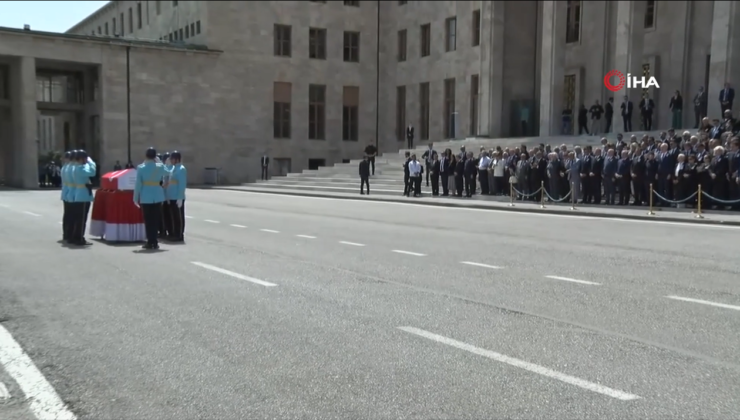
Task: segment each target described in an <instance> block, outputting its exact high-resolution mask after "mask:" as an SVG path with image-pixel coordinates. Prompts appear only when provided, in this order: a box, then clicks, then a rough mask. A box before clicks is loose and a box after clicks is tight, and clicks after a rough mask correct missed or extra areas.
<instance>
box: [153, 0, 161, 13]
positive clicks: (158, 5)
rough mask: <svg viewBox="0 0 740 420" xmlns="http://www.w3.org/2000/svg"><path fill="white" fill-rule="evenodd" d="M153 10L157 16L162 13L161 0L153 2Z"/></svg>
mask: <svg viewBox="0 0 740 420" xmlns="http://www.w3.org/2000/svg"><path fill="white" fill-rule="evenodd" d="M154 10H155V11H156V12H157V16H159V14H160V13H162V2H161V1H155V2H154Z"/></svg>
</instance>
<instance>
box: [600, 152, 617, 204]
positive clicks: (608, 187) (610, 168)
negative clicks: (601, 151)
mask: <svg viewBox="0 0 740 420" xmlns="http://www.w3.org/2000/svg"><path fill="white" fill-rule="evenodd" d="M618 163H619V161H618V159H617V157H616V156H615V154H614V149H609V150H608V151H607V152H606V159H605V160H604V171H603V172H602V177H603V179H604V204H610V205H614V195H615V192H616V187H615V185H614V183H615V182H616V175H617V165H618Z"/></svg>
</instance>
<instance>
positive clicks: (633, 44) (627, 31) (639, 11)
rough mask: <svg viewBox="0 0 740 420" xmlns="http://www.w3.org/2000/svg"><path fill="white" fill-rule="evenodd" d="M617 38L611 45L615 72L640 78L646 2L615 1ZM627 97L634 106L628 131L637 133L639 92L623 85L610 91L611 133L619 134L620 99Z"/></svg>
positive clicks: (620, 122) (640, 90) (642, 61)
mask: <svg viewBox="0 0 740 420" xmlns="http://www.w3.org/2000/svg"><path fill="white" fill-rule="evenodd" d="M617 3H618V4H617V36H616V45H615V49H614V52H615V55H616V57H615V60H614V65H615V70H618V71H621V72H622V73H623V74H624V76H625V77H627V74H628V73H629V74H632V76H634V77H638V78H640V77H642V65H643V64H644V57H643V43H644V38H645V9H646V6H647V2H645V1H640V0H635V1H631V0H628V1H618V2H617ZM624 95H627V96H629V99H630V101H632V103H633V104H634V111H633V114H632V129H633V130H639V116H640V111H639V109H638V106H639V104H640V99H641V97H642V89H640V88H637V89H627V85H626V84H625V86H624V87H623V88H622V90H620V91H618V92H614V104H615V108H616V109H615V110H614V126H615V127H617V129H615V131H620V130H619V128H621V124H622V118H621V116H620V115H621V114H620V109H619V106H620V105H621V104H622V97H623V96H624Z"/></svg>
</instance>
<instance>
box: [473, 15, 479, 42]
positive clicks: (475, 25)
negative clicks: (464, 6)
mask: <svg viewBox="0 0 740 420" xmlns="http://www.w3.org/2000/svg"><path fill="white" fill-rule="evenodd" d="M472 35H473V46H474V47H477V46H478V45H480V10H473V34H472Z"/></svg>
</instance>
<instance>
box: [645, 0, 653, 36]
mask: <svg viewBox="0 0 740 420" xmlns="http://www.w3.org/2000/svg"><path fill="white" fill-rule="evenodd" d="M653 28H655V2H654V1H648V2H647V6H646V8H645V29H653Z"/></svg>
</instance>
